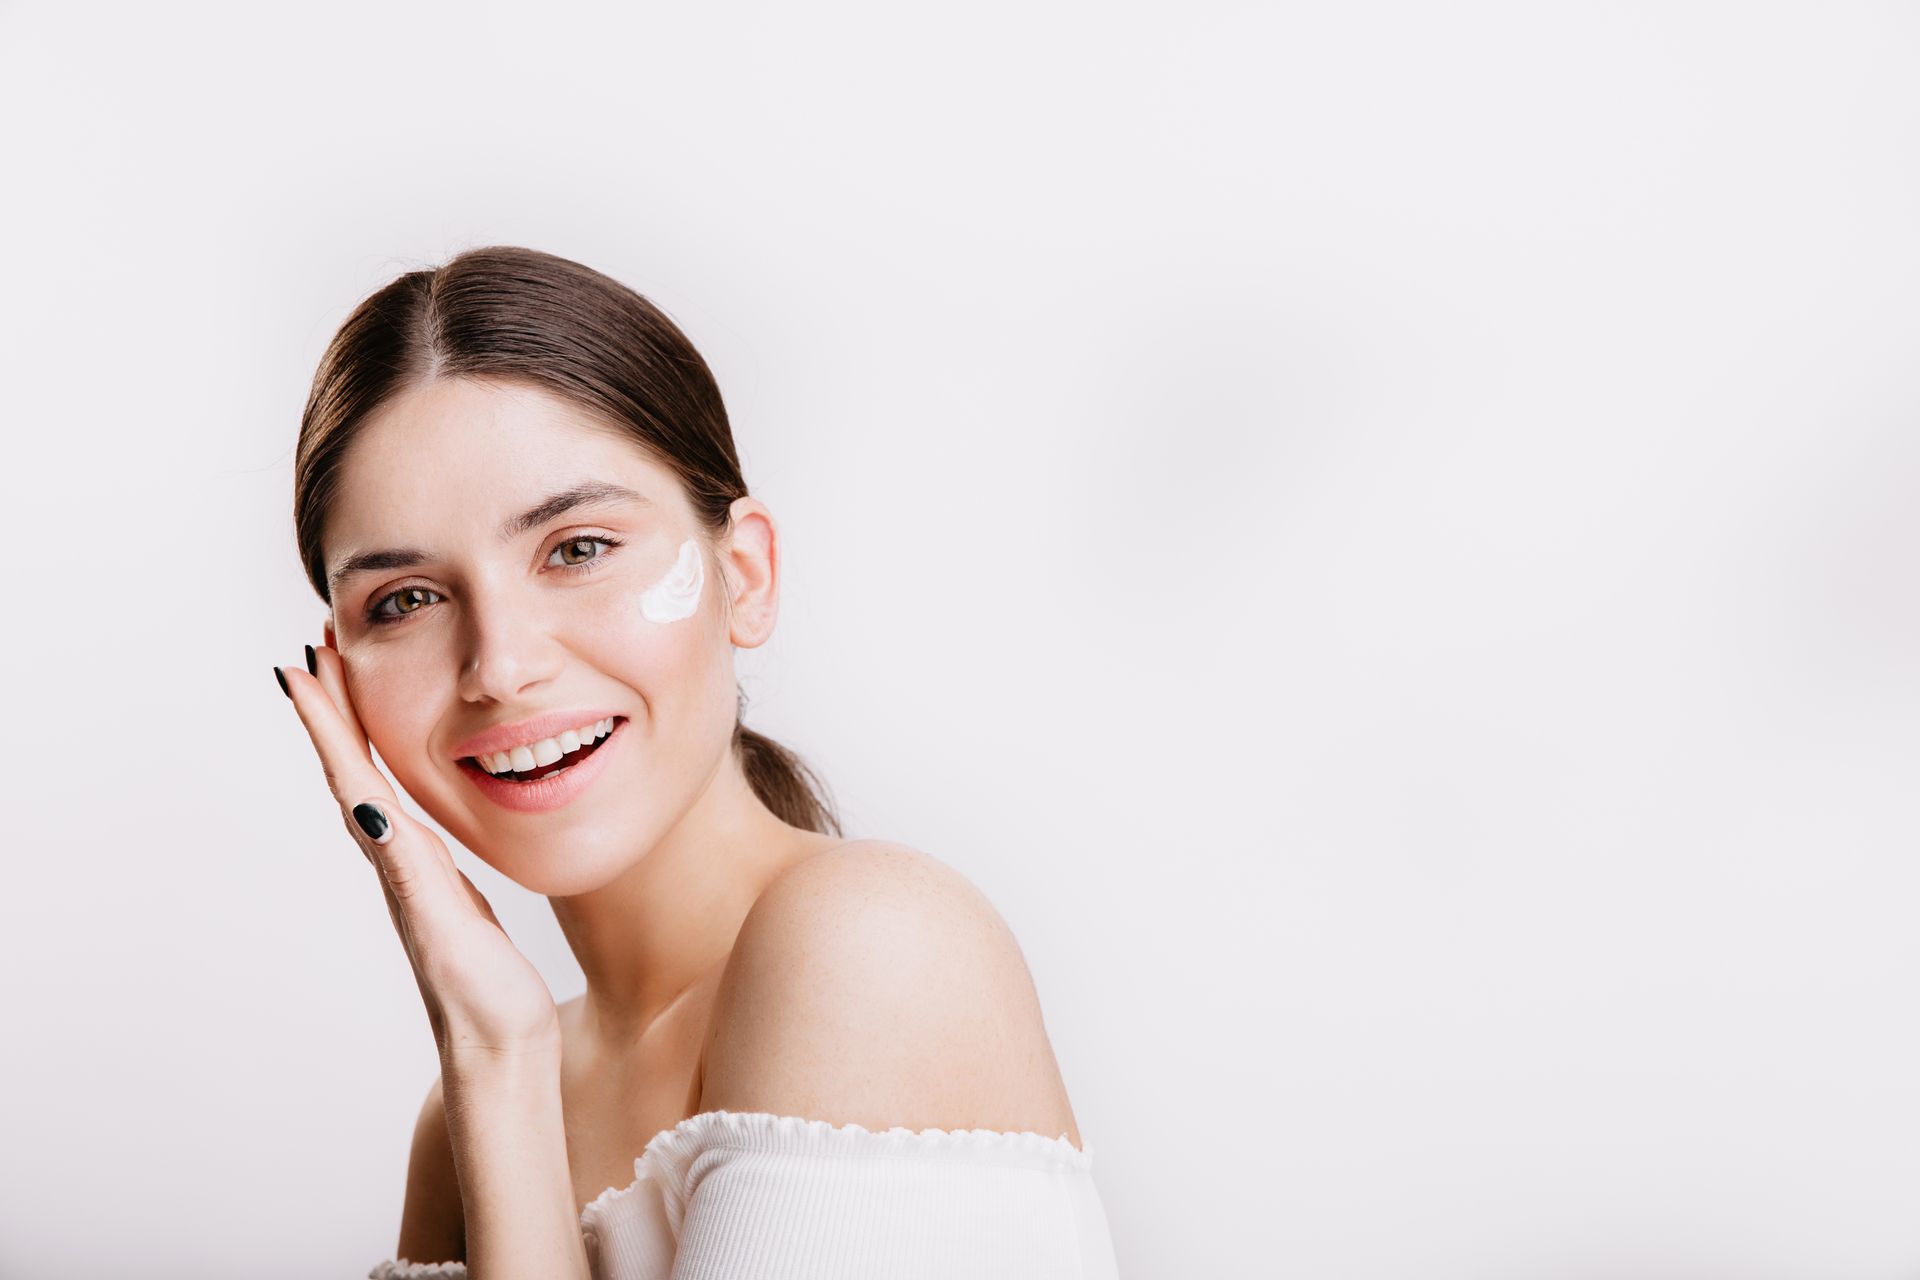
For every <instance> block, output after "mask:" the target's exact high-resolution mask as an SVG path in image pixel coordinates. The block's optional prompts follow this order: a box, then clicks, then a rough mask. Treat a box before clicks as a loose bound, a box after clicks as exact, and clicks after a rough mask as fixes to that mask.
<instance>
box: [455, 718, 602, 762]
mask: <svg viewBox="0 0 1920 1280" xmlns="http://www.w3.org/2000/svg"><path fill="white" fill-rule="evenodd" d="M613 720H614V718H613V717H612V716H608V717H607V718H606V719H604V720H596V721H594V722H593V723H592V724H589V725H582V726H581V727H580V728H578V729H566V730H563V731H561V733H560V734H559V735H558V736H556V737H552V738H542V739H540V741H538V742H528V743H523V744H521V745H520V746H517V747H512V748H509V749H508V750H506V751H496V752H494V753H493V754H492V755H486V756H475V757H474V762H475V763H476V764H478V765H479V766H480V767H481V768H482V769H485V770H486V771H487V772H488V773H507V772H509V771H512V772H516V773H517V772H520V771H522V770H526V769H537V768H539V767H540V766H541V765H548V764H552V763H553V762H554V761H556V760H558V759H559V758H560V757H561V756H565V755H571V754H573V753H574V752H575V751H578V750H579V749H580V748H581V747H584V746H587V745H588V744H590V743H594V742H598V741H599V740H600V739H601V738H604V737H606V736H607V735H608V734H609V733H611V732H613Z"/></svg>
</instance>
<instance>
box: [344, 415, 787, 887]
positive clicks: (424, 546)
mask: <svg viewBox="0 0 1920 1280" xmlns="http://www.w3.org/2000/svg"><path fill="white" fill-rule="evenodd" d="M593 485H600V486H619V487H621V488H624V489H627V490H631V491H633V493H635V494H637V495H639V496H638V497H637V498H628V497H624V496H622V495H619V494H617V493H612V494H610V495H603V496H600V497H597V498H594V499H591V500H589V501H587V502H584V503H580V504H577V505H573V506H570V507H568V508H567V509H565V510H552V509H551V507H552V506H554V505H558V504H557V503H556V504H549V509H548V510H547V511H545V512H541V511H540V510H539V509H540V508H541V507H542V505H543V504H548V503H549V499H552V498H554V497H555V495H564V494H567V493H568V492H569V491H573V490H577V489H579V488H580V487H581V486H593ZM748 506H751V507H755V508H758V507H759V504H758V503H757V502H755V500H753V499H745V498H743V499H741V500H739V502H736V503H735V519H736V528H738V521H739V519H740V516H741V513H742V509H743V508H744V507H748ZM760 510H761V511H764V508H760ZM529 515H531V519H528V518H527V517H528V516H529ZM756 530H758V526H757V525H756ZM759 532H762V533H764V534H769V535H770V533H771V525H770V522H769V523H768V525H767V527H766V528H765V529H764V530H759ZM700 536H701V535H700V532H699V530H698V529H697V527H696V524H695V520H694V515H693V511H692V508H691V507H690V506H689V505H688V503H687V500H686V496H685V494H684V492H683V491H682V489H681V487H680V484H679V482H678V480H677V479H676V478H675V477H674V475H673V473H672V472H670V471H668V470H666V469H665V468H663V467H661V466H660V465H659V464H657V463H655V462H654V461H652V459H650V458H649V457H648V456H647V455H646V454H645V453H644V452H643V451H642V450H641V448H640V447H639V446H638V445H637V444H635V443H634V442H633V441H632V439H631V438H629V437H624V436H623V435H621V434H618V433H617V432H616V431H614V430H613V429H610V428H606V427H603V426H600V425H598V424H597V423H596V422H594V420H593V419H591V418H589V417H587V416H586V415H584V414H582V413H581V412H580V411H578V410H577V409H575V408H574V407H573V406H571V405H569V404H568V403H567V402H566V401H564V400H561V399H559V398H558V397H555V396H553V395H550V394H549V393H547V392H544V391H541V390H538V389H535V388H532V387H530V386H527V385H524V384H517V383H508V382H501V381H493V380H476V379H465V378H452V379H441V380H437V381H434V382H431V383H428V384H425V385H423V386H420V387H417V388H415V389H414V390H412V391H410V392H407V393H405V394H403V395H402V396H401V397H400V398H398V399H397V400H395V401H394V402H392V403H390V404H389V405H387V406H386V407H384V408H383V409H382V410H381V411H380V412H379V413H378V414H377V415H375V416H374V417H372V418H371V419H370V420H369V421H368V422H367V423H366V425H365V426H364V427H363V429H362V430H361V432H360V434H359V435H358V437H357V438H356V439H355V440H354V443H353V445H352V446H351V448H350V450H349V452H348V456H347V458H346V461H345V464H344V466H343V467H342V470H341V487H340V489H339V491H338V494H337V497H336V499H335V502H334V505H333V509H332V511H331V512H330V513H329V517H328V520H327V525H326V529H325V532H324V536H323V541H322V546H323V551H324V555H325V564H326V567H327V572H328V574H329V576H330V578H331V579H332V597H333V615H332V621H331V623H330V631H331V635H330V637H329V643H330V644H332V645H333V646H334V647H335V648H336V649H338V650H339V653H340V656H341V659H342V661H343V663H344V665H345V668H346V675H347V687H348V691H349V692H350V693H351V694H352V697H353V703H354V708H355V710H356V711H358V713H359V715H360V721H361V724H362V725H363V726H364V727H365V728H366V731H367V737H368V739H369V740H370V741H371V743H372V745H373V746H374V748H375V749H376V750H378V751H379V753H380V757H381V759H382V760H384V761H385V762H386V765H387V768H388V770H389V771H390V772H391V773H392V775H393V777H394V778H395V780H396V781H398V782H399V784H400V785H401V786H402V787H403V788H405V789H406V791H407V793H408V794H409V795H411V796H412V797H413V799H414V800H415V801H416V802H418V803H419V804H420V806H421V807H422V808H424V809H425V810H426V811H427V812H428V813H429V814H431V815H432V816H433V817H434V818H435V819H436V820H437V821H438V822H439V823H440V825H441V826H442V827H444V828H445V829H446V831H447V832H448V833H449V834H451V835H452V836H453V837H454V838H455V839H457V840H458V841H459V842H460V843H461V844H463V845H465V846H466V847H467V848H469V849H471V850H473V851H474V852H475V853H476V854H478V855H479V856H480V857H482V858H484V859H485V860H486V861H487V862H488V863H489V864H490V865H492V866H493V867H494V868H496V869H497V870H499V871H500V872H501V873H502V874H504V875H506V876H508V877H510V878H512V879H513V880H515V881H517V882H518V883H520V884H522V885H524V886H526V887H527V888H529V889H531V890H533V891H535V892H538V893H544V894H548V895H550V896H560V895H571V894H575V893H580V892H584V891H586V890H588V889H592V888H595V887H597V886H599V885H601V884H604V883H606V882H607V881H608V880H610V879H612V878H613V877H614V876H616V875H617V874H619V872H620V871H622V870H623V869H625V867H626V866H628V865H629V864H630V863H631V862H632V860H633V859H634V858H635V857H637V856H639V855H640V854H641V853H643V852H644V851H645V850H646V849H648V848H650V847H652V845H653V844H654V843H655V842H656V841H657V840H658V839H659V838H660V837H661V835H663V834H664V833H665V832H666V831H668V830H669V829H670V828H671V827H673V825H674V824H675V823H676V822H678V821H679V820H680V818H681V817H682V816H683V815H684V814H685V813H686V812H687V810H688V809H689V808H690V807H691V806H692V805H693V803H694V802H695V800H697V799H698V798H699V797H700V795H701V793H702V792H703V790H704V789H705V788H706V787H707V785H708V784H709V783H710V782H711V781H712V779H713V778H714V776H715V774H716V771H717V770H719V769H720V768H722V767H723V766H725V765H727V764H728V763H729V753H730V752H731V749H732V747H731V744H732V735H733V725H734V718H735V713H736V702H735V696H736V695H735V688H734V670H733V643H734V641H735V639H740V640H742V642H744V643H747V644H758V643H760V642H761V640H763V639H764V638H765V635H766V633H767V632H768V631H770V630H771V626H772V605H773V595H772V582H771V573H770V570H771V564H772V557H771V555H770V554H767V555H766V556H765V557H764V559H765V563H764V564H759V562H757V561H755V560H754V559H753V557H752V556H751V555H749V556H747V557H746V558H745V559H742V560H740V562H739V563H740V565H741V566H743V567H744V568H745V572H744V573H743V574H742V575H741V580H742V581H745V582H747V583H749V585H750V587H751V589H750V590H749V591H748V592H747V593H745V594H744V595H742V596H740V597H739V598H738V599H736V600H735V614H736V620H737V622H738V621H739V620H740V619H741V616H742V615H746V616H745V617H744V621H743V622H740V625H744V627H745V628H746V630H747V632H748V634H746V635H744V636H740V635H737V634H735V633H730V628H729V622H728V618H727V612H726V601H725V593H727V592H729V591H731V590H732V586H733V581H732V579H733V576H734V575H733V573H732V569H733V567H734V566H732V565H730V564H729V555H728V554H721V555H719V556H717V557H716V556H714V555H710V554H709V553H708V550H707V548H706V546H705V544H704V543H703V542H701V541H699V539H700ZM690 538H691V539H695V543H694V546H693V548H692V549H691V550H689V551H687V552H686V554H685V556H684V557H683V556H682V548H683V546H684V544H686V542H687V540H688V539H690ZM615 544H618V545H615ZM761 546H762V549H763V550H764V551H765V552H768V553H770V551H771V545H770V543H768V542H764V541H763V542H762V543H761ZM722 550H723V552H724V551H725V549H724V548H723V549H722ZM389 551H402V552H417V553H418V557H419V558H418V560H417V562H415V563H406V564H399V563H395V561H397V560H400V559H404V558H405V557H397V556H386V557H384V558H381V556H380V553H383V552H389ZM696 553H697V554H696ZM355 561H358V562H360V563H359V567H357V568H356V567H355V566H354V562H355ZM369 561H371V565H370V567H369ZM690 569H691V570H693V572H691V573H690V572H688V571H689V570H690ZM761 569H764V570H766V571H767V572H766V573H765V574H764V575H763V576H764V581H761V582H760V583H759V584H758V586H753V585H752V584H753V582H754V579H755V578H756V576H761V575H760V574H759V570H761ZM343 570H344V571H345V572H344V573H343ZM696 585H697V586H698V588H699V589H698V594H697V596H696V594H695V592H694V587H695V586H696ZM743 606H744V607H743ZM682 614H684V615H685V616H679V615H682ZM737 631H738V626H736V628H735V632H737ZM547 713H561V714H560V716H559V720H565V721H568V725H567V726H563V725H561V724H559V723H558V721H555V722H551V723H549V724H548V725H546V726H542V728H543V730H545V731H543V732H509V733H508V734H507V735H506V737H507V739H508V740H509V741H529V740H533V739H538V738H545V737H555V738H557V739H558V735H559V734H560V731H561V729H562V728H563V727H579V726H582V725H587V724H591V723H592V722H593V721H594V720H596V719H599V718H602V717H605V716H613V717H617V718H618V719H619V721H620V723H617V724H616V726H615V729H614V732H613V734H612V736H610V737H608V738H606V739H604V740H603V741H601V742H600V743H599V744H598V745H597V746H595V747H594V748H593V749H592V750H591V751H589V752H586V753H584V754H582V755H579V756H572V755H569V756H567V757H563V758H562V760H560V761H556V762H555V764H561V763H568V764H569V767H568V768H567V769H566V770H564V771H562V772H561V773H560V774H559V775H557V776H556V777H555V778H554V779H553V780H552V781H550V782H546V783H536V784H531V785H529V784H525V783H516V782H509V781H503V780H499V779H497V778H495V777H490V776H488V775H487V774H486V772H485V771H484V770H483V769H482V768H481V767H480V766H479V765H478V763H477V762H476V760H475V759H474V758H473V757H472V756H470V755H468V754H467V749H468V748H470V747H471V746H472V743H471V740H472V739H473V738H474V737H475V735H478V734H482V733H485V732H486V731H489V730H493V729H497V728H499V727H501V726H511V725H515V724H517V723H518V722H520V721H523V720H526V719H528V718H529V717H533V716H542V715H545V714H547ZM575 720H577V721H578V722H579V723H578V725H574V724H573V723H572V722H573V721H575ZM558 741H559V746H560V747H562V748H565V747H567V745H568V741H569V740H567V739H558ZM498 745H500V746H501V747H502V748H504V747H505V746H507V745H508V743H507V742H502V743H500V744H498ZM537 754H551V748H549V749H547V750H546V751H542V752H539V753H537ZM535 758H536V759H537V755H536V757H535ZM571 761H578V763H570V762H571ZM532 762H533V761H531V760H529V759H528V758H527V757H522V758H521V760H520V761H518V762H512V761H510V762H509V763H517V764H519V765H520V766H522V767H524V766H525V765H526V764H528V763H532ZM536 767H538V766H537V765H536ZM570 774H571V775H573V776H572V778H571V780H569V775H570ZM582 781H584V783H585V785H584V786H581V785H580V783H581V782H582Z"/></svg>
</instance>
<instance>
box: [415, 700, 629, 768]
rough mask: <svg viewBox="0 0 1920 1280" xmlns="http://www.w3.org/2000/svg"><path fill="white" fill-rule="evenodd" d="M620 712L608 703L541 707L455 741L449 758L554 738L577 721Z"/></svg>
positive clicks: (458, 757)
mask: <svg viewBox="0 0 1920 1280" xmlns="http://www.w3.org/2000/svg"><path fill="white" fill-rule="evenodd" d="M610 716H619V717H620V718H622V719H624V718H625V717H624V716H621V713H620V712H618V711H615V710H613V709H612V708H610V707H574V708H569V709H566V710H561V711H545V712H542V713H541V714H539V715H537V716H529V717H527V718H526V719H525V720H515V721H513V722H511V723H509V724H498V725H494V726H493V727H492V728H490V729H486V730H484V731H482V732H480V733H476V734H474V735H473V736H472V737H470V738H466V739H464V740H463V741H460V742H457V743H455V744H454V746H453V750H452V752H451V753H450V754H451V755H452V756H453V758H454V759H455V760H456V761H458V760H464V759H466V758H467V757H469V756H479V755H492V754H493V753H495V752H498V751H511V750H512V749H513V748H515V747H519V746H525V745H527V744H529V743H533V742H538V741H540V740H541V739H542V738H555V737H558V736H559V735H560V734H561V733H564V732H565V731H566V730H568V729H578V728H579V727H580V726H581V725H586V724H592V723H593V722H594V721H596V720H605V719H607V718H608V717H610Z"/></svg>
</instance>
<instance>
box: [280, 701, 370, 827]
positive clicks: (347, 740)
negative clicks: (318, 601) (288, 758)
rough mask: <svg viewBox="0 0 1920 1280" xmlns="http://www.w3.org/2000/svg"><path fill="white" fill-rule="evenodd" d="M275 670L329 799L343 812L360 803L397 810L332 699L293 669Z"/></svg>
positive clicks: (355, 729)
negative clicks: (383, 803)
mask: <svg viewBox="0 0 1920 1280" xmlns="http://www.w3.org/2000/svg"><path fill="white" fill-rule="evenodd" d="M278 670H279V672H280V680H281V683H282V684H284V685H285V686H286V690H287V696H288V697H289V698H291V699H293V709H294V710H295V711H297V712H298V713H299V715H300V723H301V724H303V725H305V726H306V729H307V736H308V737H310V738H312V739H313V749H314V750H315V751H316V752H318V753H319V755H320V767H321V769H322V770H323V771H324V772H325V773H326V775H327V787H328V789H329V790H331V791H332V792H333V798H334V799H335V800H337V801H339V802H340V804H341V805H342V807H347V808H350V807H352V806H353V805H356V804H359V803H360V802H361V801H363V800H382V799H384V800H386V801H387V802H389V803H390V804H391V805H392V806H393V807H394V808H395V809H398V808H399V798H398V797H396V796H395V795H394V794H393V788H392V787H391V786H389V785H388V784H387V777H386V775H385V774H383V773H381V772H380V770H379V769H378V768H377V767H376V766H375V765H374V763H373V754H372V752H370V751H369V750H368V749H367V738H366V734H364V733H362V732H361V731H360V726H359V724H358V723H352V724H349V723H348V721H347V718H346V716H345V715H343V714H342V713H341V711H340V708H339V706H338V705H336V704H335V702H334V700H333V697H332V695H331V694H329V693H328V692H327V690H326V689H325V688H324V687H323V686H322V685H321V683H320V681H319V680H317V679H316V678H314V677H313V676H312V675H310V674H308V673H307V672H304V671H300V670H297V669H293V668H286V667H282V668H278Z"/></svg>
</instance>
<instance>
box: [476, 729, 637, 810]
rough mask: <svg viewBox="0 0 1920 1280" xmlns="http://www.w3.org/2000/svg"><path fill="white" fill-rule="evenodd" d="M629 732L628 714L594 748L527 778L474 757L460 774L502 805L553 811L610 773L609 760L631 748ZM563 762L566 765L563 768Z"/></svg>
mask: <svg viewBox="0 0 1920 1280" xmlns="http://www.w3.org/2000/svg"><path fill="white" fill-rule="evenodd" d="M628 736H629V735H628V733H627V720H626V717H625V716H620V717H617V718H616V719H615V721H614V725H613V732H612V733H609V734H608V735H607V736H606V737H604V738H602V739H600V741H599V743H598V744H597V745H596V746H594V748H593V749H592V750H586V749H584V748H582V749H581V750H578V751H574V752H571V753H569V754H568V755H567V756H565V757H563V758H562V759H561V760H558V761H555V762H554V763H553V766H552V767H551V768H550V769H549V770H548V771H547V772H545V773H543V774H541V776H538V777H534V778H532V780H531V781H527V782H514V781H511V780H510V779H509V778H508V777H505V776H496V775H494V774H491V773H488V772H487V771H486V770H484V769H482V768H481V767H480V766H479V765H478V764H477V763H475V762H474V761H473V760H472V759H470V758H469V759H464V760H461V761H460V766H459V767H460V774H461V776H462V777H464V778H466V779H467V780H468V781H469V782H471V783H472V784H473V785H474V786H475V787H477V788H479V790H480V794H481V795H483V796H485V797H486V798H487V799H489V800H491V801H493V803H494V804H496V805H498V806H499V807H500V808H502V809H507V810H510V811H512V812H515V813H526V814H534V813H549V812H552V811H554V810H556V809H561V808H564V807H565V806H567V805H568V804H571V803H572V802H573V801H574V800H575V799H577V798H578V797H579V796H581V795H582V794H583V793H584V792H586V790H587V789H588V788H589V787H591V786H592V785H593V784H594V783H595V782H596V781H597V780H598V779H599V778H600V776H601V775H602V774H604V773H606V772H607V769H608V768H609V763H608V762H609V761H613V760H617V759H618V758H619V756H620V753H621V752H622V751H624V750H626V749H627V748H626V745H625V744H626V740H627V738H628ZM562 764H564V765H566V767H565V768H560V767H559V766H560V765H562ZM529 772H530V773H531V772H538V770H532V771H529Z"/></svg>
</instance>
